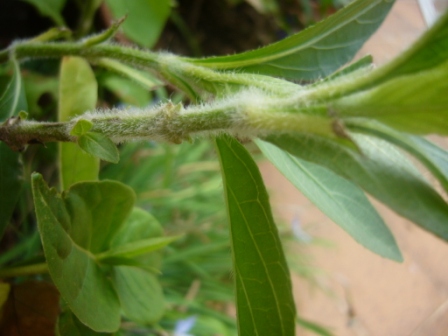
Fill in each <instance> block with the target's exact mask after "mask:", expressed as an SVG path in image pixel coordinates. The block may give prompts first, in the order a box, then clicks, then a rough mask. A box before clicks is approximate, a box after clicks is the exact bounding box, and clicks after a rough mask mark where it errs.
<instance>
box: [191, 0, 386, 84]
mask: <svg viewBox="0 0 448 336" xmlns="http://www.w3.org/2000/svg"><path fill="white" fill-rule="evenodd" d="M393 3H394V1H385V0H363V1H354V2H352V3H351V4H349V5H348V6H347V7H345V8H343V9H341V10H339V11H338V12H337V13H336V14H334V15H332V16H330V17H329V18H327V19H326V20H324V21H321V22H319V23H317V24H316V25H314V26H312V27H310V28H308V29H306V30H304V31H302V32H300V33H298V34H296V35H293V36H291V37H288V38H285V39H284V40H282V41H280V42H277V43H274V44H271V45H269V46H266V47H263V48H260V49H257V50H253V51H248V52H245V53H241V54H237V55H232V56H221V57H210V58H205V59H187V60H188V61H189V62H192V63H194V64H196V65H201V66H205V67H210V68H214V69H220V70H233V69H238V71H243V72H250V73H258V74H264V75H270V76H276V77H283V78H287V79H296V80H314V79H318V78H322V77H325V76H327V75H329V74H331V73H332V72H333V71H335V70H337V69H338V68H339V67H340V66H342V65H344V64H345V63H347V62H348V61H349V60H350V59H352V57H353V56H354V55H355V53H356V52H357V51H358V50H359V49H360V48H361V46H362V45H363V43H364V42H365V41H366V40H367V39H368V38H369V37H370V36H371V35H372V34H373V33H374V32H375V31H376V29H377V28H378V27H379V25H380V24H381V23H382V21H383V20H384V18H385V16H386V15H387V13H388V12H389V10H390V8H391V7H392V5H393Z"/></svg>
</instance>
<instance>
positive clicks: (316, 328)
mask: <svg viewBox="0 0 448 336" xmlns="http://www.w3.org/2000/svg"><path fill="white" fill-rule="evenodd" d="M297 324H298V325H300V326H302V327H303V328H304V329H307V330H310V331H312V332H313V333H314V334H316V335H320V336H333V333H332V332H331V331H329V330H327V328H324V327H323V326H321V325H319V324H317V323H315V322H311V321H309V320H305V319H303V318H301V317H297Z"/></svg>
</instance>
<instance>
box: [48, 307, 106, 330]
mask: <svg viewBox="0 0 448 336" xmlns="http://www.w3.org/2000/svg"><path fill="white" fill-rule="evenodd" d="M56 335H57V336H107V335H112V334H110V333H98V332H96V331H93V330H92V329H89V328H88V327H87V326H86V325H84V324H82V323H81V322H80V321H79V320H78V319H77V318H76V316H75V315H73V313H72V312H71V311H70V310H66V311H65V312H63V313H62V314H61V315H59V319H58V323H57V329H56Z"/></svg>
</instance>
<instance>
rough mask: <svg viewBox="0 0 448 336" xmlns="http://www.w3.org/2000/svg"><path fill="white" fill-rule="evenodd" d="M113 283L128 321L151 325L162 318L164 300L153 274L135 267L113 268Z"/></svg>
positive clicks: (160, 287)
mask: <svg viewBox="0 0 448 336" xmlns="http://www.w3.org/2000/svg"><path fill="white" fill-rule="evenodd" d="M113 282H114V285H115V288H116V290H117V293H118V297H119V298H120V303H121V307H122V309H123V312H124V315H125V316H126V317H127V318H128V319H130V320H131V321H134V322H137V323H141V324H153V323H155V322H157V321H158V320H160V319H161V318H162V316H163V314H164V312H165V298H164V296H163V290H162V286H161V285H160V283H159V281H158V280H157V277H156V276H155V275H154V274H151V273H149V272H148V271H146V270H142V269H139V268H136V267H129V266H115V267H114V270H113Z"/></svg>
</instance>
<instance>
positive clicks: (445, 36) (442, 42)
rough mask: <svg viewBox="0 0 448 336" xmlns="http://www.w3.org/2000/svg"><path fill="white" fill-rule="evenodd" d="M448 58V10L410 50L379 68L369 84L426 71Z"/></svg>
mask: <svg viewBox="0 0 448 336" xmlns="http://www.w3.org/2000/svg"><path fill="white" fill-rule="evenodd" d="M447 58H448V12H445V14H444V15H443V16H441V17H440V18H439V19H438V20H437V22H436V23H435V24H434V25H433V26H432V27H431V28H430V29H428V30H427V31H426V32H425V34H424V35H423V36H422V37H420V38H419V40H418V41H417V42H416V43H414V44H413V45H412V46H411V47H410V48H409V49H408V50H406V51H405V52H404V53H402V54H401V55H400V56H398V57H397V58H395V59H394V60H393V61H392V62H390V63H388V64H386V65H385V66H383V67H381V68H378V69H377V70H376V71H375V76H374V77H373V78H371V79H369V80H368V83H367V84H368V85H369V86H371V87H372V86H375V85H378V84H379V83H381V82H384V81H387V80H389V79H392V78H396V77H399V76H405V75H410V74H416V73H419V72H422V71H426V70H429V69H432V68H435V67H436V66H438V65H440V64H441V63H446V60H447ZM437 84H441V83H437Z"/></svg>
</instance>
